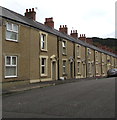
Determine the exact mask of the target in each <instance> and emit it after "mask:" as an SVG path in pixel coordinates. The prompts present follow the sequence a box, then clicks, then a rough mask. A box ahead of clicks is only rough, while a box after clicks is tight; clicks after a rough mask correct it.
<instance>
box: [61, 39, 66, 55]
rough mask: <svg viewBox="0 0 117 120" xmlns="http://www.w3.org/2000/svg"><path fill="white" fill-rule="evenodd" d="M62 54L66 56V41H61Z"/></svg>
mask: <svg viewBox="0 0 117 120" xmlns="http://www.w3.org/2000/svg"><path fill="white" fill-rule="evenodd" d="M62 54H63V55H67V41H66V40H63V41H62Z"/></svg>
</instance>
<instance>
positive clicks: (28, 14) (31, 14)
mask: <svg viewBox="0 0 117 120" xmlns="http://www.w3.org/2000/svg"><path fill="white" fill-rule="evenodd" d="M25 16H26V17H27V18H29V19H32V20H36V12H35V11H34V8H32V11H31V9H29V10H28V9H26V12H25Z"/></svg>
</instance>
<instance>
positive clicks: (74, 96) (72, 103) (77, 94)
mask: <svg viewBox="0 0 117 120" xmlns="http://www.w3.org/2000/svg"><path fill="white" fill-rule="evenodd" d="M115 79H116V78H103V79H98V80H87V81H86V80H85V81H79V82H73V83H67V84H60V85H56V86H49V87H45V88H38V89H33V90H29V91H25V92H21V93H16V94H12V95H10V94H9V95H5V96H3V99H2V100H3V101H2V102H3V118H114V117H115Z"/></svg>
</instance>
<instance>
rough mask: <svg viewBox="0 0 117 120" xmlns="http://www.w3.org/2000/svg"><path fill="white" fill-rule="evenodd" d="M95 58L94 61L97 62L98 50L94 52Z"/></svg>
mask: <svg viewBox="0 0 117 120" xmlns="http://www.w3.org/2000/svg"><path fill="white" fill-rule="evenodd" d="M95 59H96V62H98V52H97V51H96V52H95Z"/></svg>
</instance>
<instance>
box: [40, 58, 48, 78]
mask: <svg viewBox="0 0 117 120" xmlns="http://www.w3.org/2000/svg"><path fill="white" fill-rule="evenodd" d="M40 62H41V76H47V58H46V57H41V61H40Z"/></svg>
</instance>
